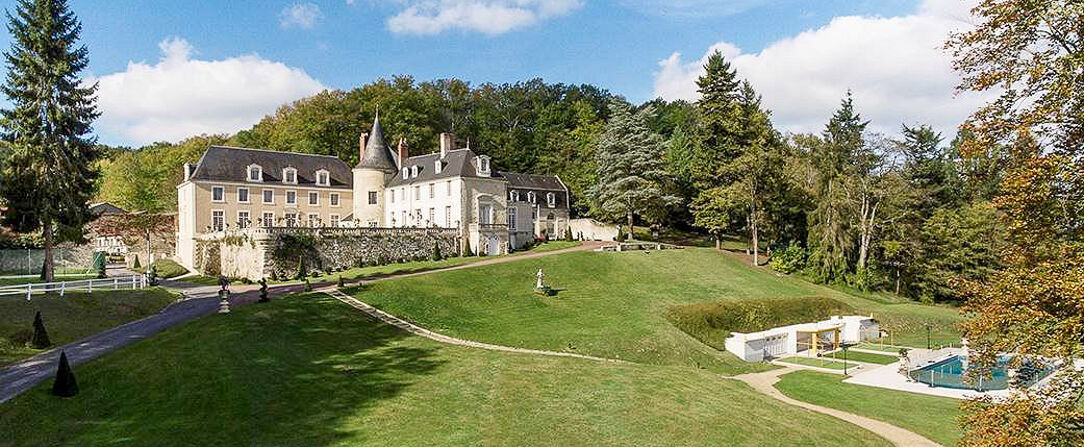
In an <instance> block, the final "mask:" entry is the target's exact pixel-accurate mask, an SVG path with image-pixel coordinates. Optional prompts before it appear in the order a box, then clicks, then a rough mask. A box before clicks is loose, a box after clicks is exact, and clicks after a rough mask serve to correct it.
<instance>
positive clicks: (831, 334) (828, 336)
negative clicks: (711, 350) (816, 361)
mask: <svg viewBox="0 0 1084 447" xmlns="http://www.w3.org/2000/svg"><path fill="white" fill-rule="evenodd" d="M880 332H881V331H880V326H879V325H878V324H877V321H876V320H874V319H873V317H872V316H862V315H847V316H833V317H831V318H829V319H827V320H824V321H818V322H814V323H801V324H792V325H790V326H782V327H777V328H772V329H768V330H766V331H760V332H750V333H741V332H731V333H730V337H728V338H727V339H726V350H727V351H729V352H730V353H732V354H734V355H736V356H738V358H741V359H742V360H745V361H747V362H760V361H763V360H765V359H770V358H775V357H783V356H786V355H793V354H799V353H806V354H809V355H810V356H814V357H815V356H817V355H819V353H821V352H826V351H831V350H834V349H836V348H838V347H839V346H840V344H841V343H859V342H863V341H866V340H872V339H876V338H877V337H879V336H880Z"/></svg>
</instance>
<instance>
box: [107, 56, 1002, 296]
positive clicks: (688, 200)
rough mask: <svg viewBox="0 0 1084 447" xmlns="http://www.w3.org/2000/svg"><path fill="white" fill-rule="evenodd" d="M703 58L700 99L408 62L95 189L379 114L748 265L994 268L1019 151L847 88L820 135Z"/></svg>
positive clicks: (345, 140)
mask: <svg viewBox="0 0 1084 447" xmlns="http://www.w3.org/2000/svg"><path fill="white" fill-rule="evenodd" d="M705 68H706V73H705V74H704V75H703V76H702V77H701V78H700V79H699V81H698V87H699V91H700V93H701V95H702V97H701V99H700V100H699V101H697V102H695V103H690V102H685V101H674V102H668V101H665V100H662V99H656V100H652V101H649V102H646V103H643V104H638V105H636V104H630V103H629V102H628V101H626V100H625V99H624V98H622V97H620V96H617V95H614V94H612V93H610V92H608V91H606V90H604V89H600V88H598V87H594V86H590V85H566V84H548V83H546V82H544V81H543V80H541V79H533V80H530V81H526V82H518V83H514V84H499V85H495V84H481V85H471V84H470V83H468V82H465V81H460V80H456V79H442V80H435V81H429V82H417V81H415V80H414V79H412V78H410V77H407V76H398V77H395V78H392V79H381V80H377V81H375V82H372V83H369V84H366V85H364V86H362V87H359V88H355V89H351V90H348V91H342V90H329V91H324V92H321V93H319V94H317V95H315V96H312V97H308V98H304V99H301V100H298V101H296V102H294V103H291V104H287V105H284V106H282V107H280V108H279V109H278V110H277V111H276V112H275V113H274V114H271V115H268V116H266V117H264V118H263V119H262V120H260V121H259V122H258V123H256V124H255V125H253V126H252V127H251V128H249V129H247V130H242V131H240V132H238V133H236V134H234V135H200V136H193V137H191V138H188V139H185V140H183V141H180V142H178V143H165V142H162V143H154V144H151V145H148V146H146V147H142V148H138V149H130V148H114V147H102V148H101V149H102V151H103V152H104V154H105V157H103V159H102V161H101V162H100V171H101V173H102V176H101V179H100V180H99V182H100V188H99V193H98V200H102V201H109V202H112V203H115V204H117V205H119V206H121V207H124V208H126V209H130V210H141V211H148V212H163V211H171V210H174V209H175V206H176V192H175V186H176V184H177V183H179V181H180V176H181V165H182V164H183V163H185V162H195V161H197V160H198V159H199V156H200V155H201V154H202V152H203V151H204V150H205V149H206V147H207V146H208V145H212V144H226V145H232V146H240V147H253V148H263V149H273V150H283V151H297V152H306V153H317V154H327V155H336V156H338V157H340V158H342V159H343V160H345V161H346V163H347V164H349V165H353V164H354V163H356V162H357V157H358V151H357V141H358V136H359V135H360V134H362V133H363V132H367V131H368V130H369V126H370V125H371V123H372V120H373V117H374V115H375V114H376V113H377V111H378V110H379V111H380V114H381V122H382V124H383V125H384V127H385V131H386V133H387V134H388V135H389V136H390V138H391V139H392V140H393V141H394V140H398V139H399V138H401V137H402V138H406V141H407V143H408V145H409V146H410V148H411V153H414V154H418V153H428V152H433V151H436V150H437V147H436V146H437V136H438V134H439V133H441V132H454V133H456V134H457V138H458V139H459V141H460V144H461V145H469V146H470V148H471V149H473V150H474V151H475V152H477V153H480V154H486V155H489V156H491V157H493V160H494V164H495V165H496V167H497V168H498V169H500V170H508V171H517V172H530V173H540V174H555V175H558V176H560V177H561V179H562V180H564V181H565V182H566V183H567V184H568V186H569V188H570V190H571V195H572V207H573V210H572V212H573V214H574V215H576V216H585V217H587V216H589V217H593V218H596V219H600V220H604V221H609V222H619V223H621V224H625V225H629V224H630V223H633V222H634V223H635V224H636V225H656V226H661V227H667V228H677V229H681V230H692V231H698V232H702V233H704V234H707V235H711V236H712V237H714V238H716V240H721V239H723V238H724V237H735V236H737V237H739V238H741V239H743V240H746V241H748V246H749V247H748V249H747V251H748V252H750V253H751V254H752V255H753V258H754V261H753V262H755V263H758V264H765V263H770V265H771V267H772V268H775V269H776V270H779V271H781V272H785V273H801V274H803V275H805V276H806V277H808V278H811V279H813V280H815V281H818V282H822V283H831V284H845V285H849V286H853V287H857V288H861V289H863V290H888V291H891V292H893V293H897V294H900V295H903V296H907V297H910V298H914V299H919V300H923V301H925V302H934V301H954V300H957V299H958V298H959V297H958V296H957V294H956V293H955V292H954V290H955V288H954V286H953V281H956V280H958V279H961V278H964V279H981V278H984V277H985V276H986V275H988V274H989V273H990V272H992V271H994V270H995V269H997V266H998V263H999V246H1000V245H1001V244H1002V242H1001V236H1000V235H1001V233H1002V231H1001V229H1000V228H999V225H1000V224H999V218H998V211H997V209H996V208H995V207H994V206H992V205H991V204H990V201H991V199H992V198H993V197H994V196H995V194H996V190H997V185H998V182H999V181H1000V179H1001V176H1002V172H1003V170H1004V169H1005V168H1006V165H1007V163H1009V161H1010V160H1009V157H1010V156H1011V153H1012V150H1013V148H1011V147H1004V148H1002V147H997V146H994V147H991V148H990V149H989V150H988V151H986V153H984V154H969V155H968V156H966V157H965V156H963V155H962V153H961V151H960V150H959V147H960V146H961V144H963V143H964V141H965V140H966V139H967V138H969V136H968V135H967V134H966V133H960V134H957V135H952V136H951V137H946V136H944V135H941V134H939V133H937V132H935V131H934V130H933V129H932V128H931V127H929V126H926V125H923V124H921V123H900V132H899V135H897V136H886V135H879V134H876V133H873V132H870V131H868V130H866V128H867V126H868V124H869V123H868V121H865V120H863V119H862V116H861V112H860V110H859V109H858V106H856V103H860V102H861V98H852V97H851V94H850V93H849V92H841V100H840V106H839V109H838V110H837V111H836V112H835V113H834V114H833V115H832V116H830V117H825V125H824V129H823V131H822V132H820V133H818V134H790V133H784V132H781V131H780V130H778V129H776V128H775V127H774V126H773V124H772V121H771V111H770V110H765V109H764V107H763V106H762V105H761V101H760V97H759V95H758V94H757V92H756V91H754V89H753V88H752V87H751V86H750V85H749V83H747V82H744V81H743V80H742V79H741V77H740V73H737V72H736V71H735V70H734V69H733V68H731V66H730V64H729V62H727V61H726V60H725V58H724V57H723V56H722V55H720V54H715V55H714V56H712V57H711V58H710V59H709V61H708V63H707V64H706V66H705ZM625 234H627V230H626V233H625Z"/></svg>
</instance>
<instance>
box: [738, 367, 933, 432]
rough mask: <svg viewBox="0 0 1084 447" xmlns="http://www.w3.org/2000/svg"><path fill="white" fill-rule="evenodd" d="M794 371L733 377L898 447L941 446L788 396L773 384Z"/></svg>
mask: <svg viewBox="0 0 1084 447" xmlns="http://www.w3.org/2000/svg"><path fill="white" fill-rule="evenodd" d="M794 371H797V369H796V368H781V369H776V370H772V371H766V372H761V373H753V374H742V375H740V376H734V379H737V380H740V381H742V382H745V383H747V384H749V386H751V387H753V389H754V390H757V391H759V392H761V393H764V394H767V395H768V396H770V397H772V398H774V399H776V400H779V401H782V402H785V403H787V404H790V405H794V406H796V407H801V408H805V409H807V410H810V411H815V412H817V413H823V414H827V415H829V416H832V417H835V418H838V419H842V420H844V421H847V422H850V423H852V424H854V425H857V426H859V427H862V428H864V429H866V430H869V431H871V432H874V433H876V434H878V435H880V436H881V437H883V438H885V439H887V440H888V441H889V442H891V443H892V444H895V445H897V446H901V447H927V446H930V447H936V446H940V445H941V444H938V443H936V442H933V441H931V440H929V439H926V438H925V437H923V436H921V435H919V434H917V433H915V432H912V431H909V430H904V429H902V428H900V427H897V426H895V425H892V424H888V423H885V422H881V421H878V420H876V419H870V418H868V417H865V416H859V415H857V414H853V413H848V412H846V411H840V410H836V409H834V408H828V407H822V406H820V405H814V404H811V403H808V402H802V401H800V400H796V399H791V398H789V397H787V396H786V395H785V394H783V393H782V392H780V391H779V390H778V389H776V388H775V386H774V385H775V383H776V382H778V381H779V376H781V375H783V374H787V373H791V372H794Z"/></svg>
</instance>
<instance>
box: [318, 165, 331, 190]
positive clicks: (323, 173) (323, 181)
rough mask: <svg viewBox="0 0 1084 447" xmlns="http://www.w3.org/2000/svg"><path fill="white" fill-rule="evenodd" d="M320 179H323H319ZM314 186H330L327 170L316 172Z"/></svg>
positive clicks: (329, 174) (329, 175) (329, 176)
mask: <svg viewBox="0 0 1084 447" xmlns="http://www.w3.org/2000/svg"><path fill="white" fill-rule="evenodd" d="M320 177H323V179H321V178H320ZM316 184H317V185H319V186H331V173H330V172H328V170H327V169H320V170H318V171H316Z"/></svg>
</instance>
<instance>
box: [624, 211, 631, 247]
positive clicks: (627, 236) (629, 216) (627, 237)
mask: <svg viewBox="0 0 1084 447" xmlns="http://www.w3.org/2000/svg"><path fill="white" fill-rule="evenodd" d="M628 218H629V234H628V235H626V236H625V240H626V241H631V240H632V209H631V208H629V214H628Z"/></svg>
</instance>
